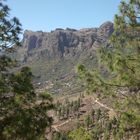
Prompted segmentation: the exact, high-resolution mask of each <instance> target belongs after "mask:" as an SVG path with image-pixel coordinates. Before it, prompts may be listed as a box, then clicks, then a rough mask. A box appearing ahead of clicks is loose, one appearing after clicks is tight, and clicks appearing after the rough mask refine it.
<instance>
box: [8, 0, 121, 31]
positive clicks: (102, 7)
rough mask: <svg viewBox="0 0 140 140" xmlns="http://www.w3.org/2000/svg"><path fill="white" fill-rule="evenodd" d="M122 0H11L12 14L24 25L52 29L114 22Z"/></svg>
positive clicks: (9, 1)
mask: <svg viewBox="0 0 140 140" xmlns="http://www.w3.org/2000/svg"><path fill="white" fill-rule="evenodd" d="M120 1H121V0H7V4H8V5H9V7H10V8H11V15H12V16H16V17H18V18H19V19H20V21H21V23H22V28H23V29H24V30H25V29H28V30H33V31H38V30H43V31H51V30H54V29H55V28H66V27H69V28H75V29H80V28H88V27H99V26H100V25H101V24H102V23H103V22H105V21H113V19H114V14H116V13H117V12H118V5H119V3H120Z"/></svg>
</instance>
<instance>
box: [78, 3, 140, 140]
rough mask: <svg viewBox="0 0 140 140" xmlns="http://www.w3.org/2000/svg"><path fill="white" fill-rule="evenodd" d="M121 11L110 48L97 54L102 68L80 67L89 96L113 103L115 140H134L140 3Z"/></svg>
mask: <svg viewBox="0 0 140 140" xmlns="http://www.w3.org/2000/svg"><path fill="white" fill-rule="evenodd" d="M119 11H120V13H119V14H118V15H115V19H114V32H113V34H112V36H111V38H110V40H109V43H108V45H107V46H103V47H101V48H99V49H98V50H97V52H98V57H99V59H98V60H99V62H98V68H96V69H94V70H93V71H88V70H87V69H86V68H85V67H84V66H83V65H80V66H78V71H79V74H80V77H81V78H83V79H85V82H86V85H87V88H88V91H89V92H91V93H93V92H94V93H101V96H102V97H105V98H108V99H110V100H112V101H113V102H112V106H113V107H114V111H115V112H116V113H117V120H118V121H117V122H118V130H117V131H118V134H117V135H116V136H115V137H119V138H120V139H123V138H127V136H128V134H129V133H131V136H132V138H133V139H134V138H136V137H137V136H138V135H139V131H140V127H139V126H140V115H139V114H140V110H139V106H140V1H139V0H128V1H126V2H125V1H122V2H121V4H120V7H119ZM110 102H111V101H110ZM106 137H108V134H107V132H106Z"/></svg>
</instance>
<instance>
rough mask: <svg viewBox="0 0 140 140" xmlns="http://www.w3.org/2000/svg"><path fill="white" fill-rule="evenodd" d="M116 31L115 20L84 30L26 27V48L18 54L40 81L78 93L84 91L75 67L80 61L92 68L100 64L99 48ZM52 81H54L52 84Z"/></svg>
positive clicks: (23, 45)
mask: <svg viewBox="0 0 140 140" xmlns="http://www.w3.org/2000/svg"><path fill="white" fill-rule="evenodd" d="M112 32H113V23H111V22H106V23H104V24H102V25H101V26H100V27H99V28H86V29H81V30H75V29H70V28H67V29H65V30H64V29H60V28H58V29H56V30H54V31H51V32H41V31H38V32H32V31H29V30H26V31H25V33H24V37H23V43H22V47H20V48H19V49H18V53H16V54H15V57H16V58H17V59H18V60H20V61H21V64H22V65H28V66H30V67H31V69H32V71H33V74H34V75H35V79H34V80H35V82H36V83H40V84H42V85H44V83H46V84H47V88H51V90H53V92H54V93H59V92H61V93H65V92H66V93H67V94H68V92H70V93H74V92H77V91H79V90H81V87H79V89H78V84H77V83H76V73H75V67H76V66H77V64H79V63H80V64H85V65H86V66H87V67H88V68H93V67H96V66H97V57H96V53H95V49H96V48H97V47H100V46H101V45H105V44H106V43H107V40H108V38H109V36H110V35H111V34H112ZM48 83H51V86H49V85H48ZM52 83H53V84H52ZM40 84H39V85H40ZM52 85H53V87H52ZM51 92H52V91H51Z"/></svg>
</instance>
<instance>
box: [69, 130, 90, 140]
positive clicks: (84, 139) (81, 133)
mask: <svg viewBox="0 0 140 140" xmlns="http://www.w3.org/2000/svg"><path fill="white" fill-rule="evenodd" d="M69 137H70V138H72V139H74V140H92V138H91V135H90V133H88V131H86V130H85V129H84V128H83V127H80V128H78V129H76V130H73V131H72V132H70V134H69Z"/></svg>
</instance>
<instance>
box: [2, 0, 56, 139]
mask: <svg viewBox="0 0 140 140" xmlns="http://www.w3.org/2000/svg"><path fill="white" fill-rule="evenodd" d="M9 11H10V9H9V7H8V6H7V5H5V3H4V1H3V0H0V139H1V140H7V139H20V140H23V139H28V140H31V139H34V140H36V139H39V138H41V137H42V136H45V135H44V134H45V129H46V127H47V126H50V125H51V123H52V118H51V117H49V116H48V115H47V111H48V110H50V109H52V108H53V105H52V97H51V96H50V95H49V94H48V93H42V94H40V95H39V96H37V94H36V93H35V91H34V87H33V84H32V77H33V75H32V73H31V70H30V68H28V67H23V68H21V69H20V70H18V71H16V70H14V66H15V61H13V60H12V59H11V58H8V56H7V55H6V53H7V52H11V50H12V48H13V47H12V46H13V45H19V42H20V41H19V40H20V39H19V34H20V33H21V24H20V22H19V20H18V19H17V18H12V19H9V17H10V15H9ZM11 53H12V52H11ZM13 71H14V72H13Z"/></svg>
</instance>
